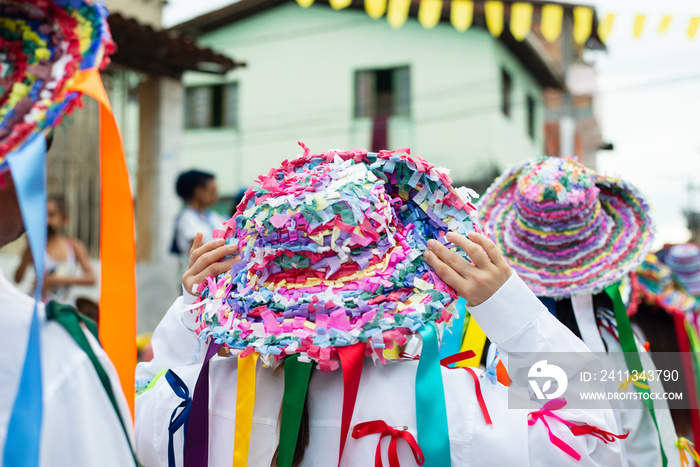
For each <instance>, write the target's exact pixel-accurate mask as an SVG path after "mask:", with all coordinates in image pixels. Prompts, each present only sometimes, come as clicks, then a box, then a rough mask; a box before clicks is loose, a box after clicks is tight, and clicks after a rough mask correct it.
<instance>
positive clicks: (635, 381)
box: [617, 374, 649, 392]
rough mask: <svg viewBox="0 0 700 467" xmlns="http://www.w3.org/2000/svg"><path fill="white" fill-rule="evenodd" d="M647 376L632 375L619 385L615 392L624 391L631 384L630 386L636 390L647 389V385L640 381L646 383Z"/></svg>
mask: <svg viewBox="0 0 700 467" xmlns="http://www.w3.org/2000/svg"><path fill="white" fill-rule="evenodd" d="M646 379H647V375H644V374H642V375H637V376H636V377H635V376H634V375H629V376H628V377H627V379H626V380H625V381H624V382H623V383H622V384H621V385H620V387H619V388H617V392H620V391H626V390H627V386H629V383H632V385H634V386H637V387H638V388H642V389H649V385H648V384H647V383H642V382H641V381H646Z"/></svg>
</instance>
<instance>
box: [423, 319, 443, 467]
mask: <svg viewBox="0 0 700 467" xmlns="http://www.w3.org/2000/svg"><path fill="white" fill-rule="evenodd" d="M419 332H420V335H421V336H422V337H423V349H422V350H421V354H420V360H418V370H417V372H416V431H417V432H418V444H419V445H420V447H421V450H422V451H423V454H424V456H425V464H424V467H432V466H434V467H448V466H449V465H451V464H450V433H449V428H448V426H447V405H446V403H445V389H444V387H443V384H442V369H441V368H440V352H439V349H438V339H437V332H436V330H435V325H434V324H433V323H430V324H428V325H427V326H424V327H423V329H421V330H420V331H419Z"/></svg>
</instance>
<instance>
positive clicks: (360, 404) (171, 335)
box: [135, 274, 621, 467]
mask: <svg viewBox="0 0 700 467" xmlns="http://www.w3.org/2000/svg"><path fill="white" fill-rule="evenodd" d="M515 304H517V306H514V305H515ZM470 311H471V312H472V314H473V316H474V317H475V318H476V319H477V321H478V322H479V325H480V326H481V327H482V329H483V330H484V332H486V334H487V335H488V336H489V337H490V338H491V339H492V340H493V341H494V342H497V343H498V344H499V349H500V351H501V352H503V353H506V352H511V353H519V352H535V351H552V350H557V351H569V352H581V353H582V358H583V359H585V358H586V354H587V355H592V354H591V353H590V352H589V351H588V350H587V348H586V346H585V345H584V344H583V342H582V341H581V340H579V339H577V338H576V337H575V336H574V335H573V334H572V333H571V332H570V331H569V330H568V329H567V328H566V327H564V326H563V325H562V324H561V323H559V322H558V321H557V320H556V319H555V318H554V317H552V316H551V315H550V314H549V313H548V312H547V310H546V308H544V306H542V304H541V303H540V302H539V300H537V298H535V296H534V295H532V293H531V292H530V291H529V289H528V288H527V286H525V284H524V283H523V282H522V280H520V278H519V277H518V276H517V275H515V274H513V276H511V278H509V279H508V281H507V282H506V283H505V284H504V285H503V286H502V287H501V289H499V290H498V291H497V292H496V294H494V295H493V296H492V297H491V298H490V299H489V300H487V301H486V302H484V303H483V304H481V305H479V306H476V307H472V308H471V309H470ZM192 324H193V323H192V315H191V313H190V312H188V311H184V310H183V306H182V299H181V298H178V300H177V301H176V302H175V304H174V305H173V306H172V307H171V308H170V310H169V311H168V313H167V314H166V315H165V317H164V318H163V321H162V322H161V323H160V324H159V326H158V328H157V329H156V331H155V333H154V334H153V340H152V345H153V351H154V359H153V360H152V361H151V362H147V363H140V364H139V365H138V367H137V370H136V379H137V380H140V381H141V384H143V383H144V382H146V381H148V380H150V379H152V378H153V377H154V376H155V375H156V374H158V373H159V372H160V371H161V370H163V369H166V368H171V369H173V371H174V372H175V373H177V375H179V376H180V378H182V380H183V381H184V382H185V384H187V386H188V387H189V390H190V394H192V392H193V389H194V384H195V382H196V379H197V376H198V374H199V371H200V368H201V363H197V362H195V360H193V356H195V353H196V351H195V349H196V338H195V334H194V333H193V332H192V331H190V330H189V329H188V327H191V325H192ZM203 347H205V346H203ZM205 352H206V348H201V349H199V354H198V355H197V358H198V360H199V361H200V362H201V360H202V358H203V356H204V353H205ZM416 367H417V362H415V361H397V362H389V363H388V364H387V365H385V366H381V365H378V366H374V365H373V364H372V361H371V360H370V359H368V358H367V359H365V362H364V367H363V371H362V378H361V381H360V388H359V392H358V396H357V403H356V405H355V411H354V414H353V418H352V423H351V429H352V427H353V426H355V425H356V424H358V423H361V422H365V421H371V420H377V419H382V420H384V421H386V423H387V424H388V425H390V426H404V425H405V426H407V427H408V431H410V432H411V433H412V434H413V435H414V436H416V421H415V420H416V412H415V411H416V407H415V378H416ZM236 369H237V363H236V359H235V358H224V357H216V356H215V357H214V358H213V359H212V362H211V364H210V381H211V386H210V388H211V389H210V390H211V399H210V403H211V406H210V414H209V423H210V431H209V434H210V440H209V446H210V454H209V465H210V466H212V467H224V466H226V467H229V466H230V465H231V464H232V459H233V439H234V426H235V425H234V424H235V409H236ZM476 371H477V372H478V373H480V371H479V370H476ZM442 376H443V381H444V387H445V399H446V404H447V416H448V424H449V431H450V452H451V458H452V465H453V466H455V467H456V466H499V467H501V466H508V465H556V466H579V467H580V466H583V465H585V466H601V467H602V466H605V467H611V466H618V465H620V464H621V454H620V445H619V443H617V442H616V443H609V444H604V443H603V442H602V441H600V440H599V439H597V438H595V437H593V436H578V437H575V436H573V435H572V434H571V432H570V431H569V430H568V429H566V428H565V427H563V426H562V425H561V424H559V423H558V422H556V421H553V422H552V421H550V426H551V427H552V431H553V432H554V433H555V434H556V435H557V436H558V437H560V438H561V439H563V440H564V441H565V442H566V443H568V444H569V445H570V446H572V447H573V448H574V449H575V450H576V451H578V452H579V454H581V456H582V458H581V461H580V462H577V461H575V460H574V459H573V458H572V457H570V456H568V455H567V454H565V453H564V452H562V451H561V450H559V449H558V448H557V447H555V446H554V445H552V443H551V442H550V441H549V437H548V432H547V430H546V428H545V427H544V426H543V425H542V423H541V422H538V423H537V424H535V425H534V426H528V423H527V414H528V412H529V411H528V410H515V409H508V407H507V388H506V387H505V386H502V385H500V384H497V385H494V384H491V383H490V382H489V381H488V380H487V379H486V378H480V381H481V390H482V393H483V397H484V399H485V401H486V405H487V407H488V410H489V414H490V416H491V418H492V420H493V427H492V428H491V427H488V426H487V425H486V423H485V422H484V419H483V416H482V414H481V411H480V409H479V406H478V403H477V399H476V397H475V395H474V382H473V380H472V378H471V377H470V375H469V374H468V373H467V372H466V371H463V370H457V369H445V368H443V370H442ZM283 392H284V374H283V372H280V373H278V374H274V371H273V370H272V369H271V368H263V367H262V365H261V364H260V363H259V364H258V371H257V387H256V399H255V407H254V417H253V428H252V434H251V444H250V454H249V456H250V457H249V463H248V465H252V466H269V465H270V460H271V458H272V456H273V452H274V451H275V448H276V446H277V442H278V417H279V414H280V404H281V400H282V394H283ZM342 397H343V380H342V374H341V372H340V371H339V370H338V371H335V372H333V373H323V372H321V371H314V372H313V377H312V378H311V382H310V385H309V401H310V404H309V407H310V429H311V436H310V444H309V446H308V448H307V450H306V453H305V456H304V460H303V462H302V465H303V466H329V465H336V464H337V458H338V449H339V439H340V418H341V411H342ZM180 402H181V399H179V398H178V397H176V396H175V395H174V393H173V391H172V390H171V388H170V386H169V385H168V383H167V382H166V381H165V378H160V379H159V380H158V381H157V382H156V383H155V384H154V386H153V387H152V388H151V389H149V390H147V391H146V392H144V393H143V394H141V395H140V396H138V397H137V398H136V432H135V433H136V449H137V454H138V456H139V459H140V461H141V462H142V463H143V464H144V465H145V466H146V467H160V466H167V448H168V423H169V419H170V416H171V414H172V412H173V410H174V409H175V408H176V407H177V405H179V404H180ZM557 414H558V415H559V416H560V417H562V418H564V419H566V420H571V421H575V422H579V423H588V424H591V425H594V426H597V427H599V428H601V429H603V430H606V431H614V429H615V428H614V427H615V420H614V417H613V414H612V410H609V409H608V410H587V411H584V410H569V409H567V408H564V409H562V410H559V411H557ZM181 431H182V430H180V431H179V432H177V433H176V434H175V438H174V444H175V453H176V454H175V458H176V463H177V465H182V446H183V434H182V432H181ZM377 440H378V436H377V435H373V436H366V437H364V438H360V439H359V440H356V439H354V438H352V437H351V436H349V437H348V439H347V442H346V445H345V451H344V454H343V461H342V465H343V466H368V465H373V464H374V455H375V449H376V446H377ZM388 443H389V440H388V438H385V439H384V440H383V442H382V453H383V454H382V455H383V456H384V459H385V465H388V461H387V446H388ZM398 455H399V459H400V461H401V465H413V463H414V462H415V461H414V460H413V457H412V454H411V452H410V450H409V449H408V447H407V446H406V445H405V444H404V443H403V442H399V443H398ZM528 461H529V462H528Z"/></svg>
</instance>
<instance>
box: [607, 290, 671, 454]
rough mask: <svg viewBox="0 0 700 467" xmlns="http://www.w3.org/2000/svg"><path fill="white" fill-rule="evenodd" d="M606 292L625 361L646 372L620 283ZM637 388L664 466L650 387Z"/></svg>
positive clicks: (631, 368)
mask: <svg viewBox="0 0 700 467" xmlns="http://www.w3.org/2000/svg"><path fill="white" fill-rule="evenodd" d="M605 293H607V294H608V296H609V297H610V299H611V300H612V302H613V313H614V314H615V322H616V324H617V333H618V335H619V337H620V347H621V348H622V352H624V356H625V363H627V369H628V370H629V371H630V373H633V374H641V373H643V372H644V367H643V366H642V360H641V358H639V350H638V349H637V343H636V342H635V340H634V333H633V332H632V324H630V319H629V317H628V316H627V308H626V307H625V304H624V303H623V302H622V296H621V295H620V287H619V285H618V284H613V285H609V286H608V287H606V288H605ZM634 387H635V389H636V390H637V392H638V393H640V394H641V395H642V396H644V397H642V400H643V401H644V405H646V406H647V408H648V409H649V414H650V415H651V419H652V420H653V421H654V426H655V427H656V433H657V436H658V438H659V449H660V450H661V462H662V465H663V467H666V466H667V465H668V457H666V453H665V452H664V446H663V441H662V439H661V430H660V429H659V423H658V422H657V421H656V412H655V411H654V402H653V401H652V400H651V398H650V397H649V388H648V387H646V388H645V387H643V386H642V385H635V386H634Z"/></svg>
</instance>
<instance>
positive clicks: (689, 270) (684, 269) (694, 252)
mask: <svg viewBox="0 0 700 467" xmlns="http://www.w3.org/2000/svg"><path fill="white" fill-rule="evenodd" d="M662 261H663V262H664V263H665V264H666V265H667V266H668V267H669V268H671V271H673V273H674V274H675V275H676V277H677V278H678V280H679V281H680V283H681V285H683V287H685V289H686V290H687V291H688V292H689V293H690V294H692V295H694V296H696V297H698V296H700V247H698V246H697V245H695V244H693V243H683V244H680V245H673V246H672V247H670V248H668V250H667V251H666V252H665V254H664V255H663V256H662Z"/></svg>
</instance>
